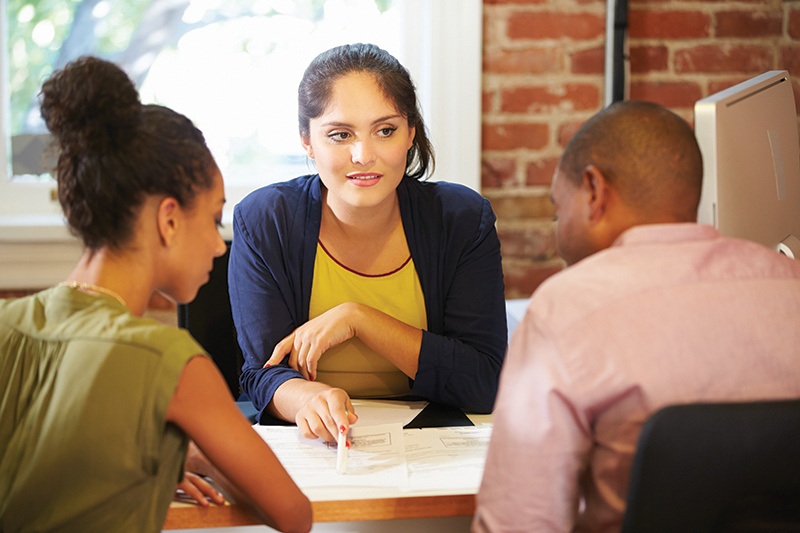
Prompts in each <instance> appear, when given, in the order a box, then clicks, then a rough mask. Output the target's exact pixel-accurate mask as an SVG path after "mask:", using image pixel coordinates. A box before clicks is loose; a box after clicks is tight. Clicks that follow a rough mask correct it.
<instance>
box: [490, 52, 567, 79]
mask: <svg viewBox="0 0 800 533" xmlns="http://www.w3.org/2000/svg"><path fill="white" fill-rule="evenodd" d="M563 63H564V61H563V56H562V53H561V51H560V50H559V49H557V48H555V47H547V48H528V49H525V50H492V51H488V52H484V54H483V71H484V72H485V73H491V74H544V73H550V72H560V71H561V70H562V66H563Z"/></svg>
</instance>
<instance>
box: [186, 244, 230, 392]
mask: <svg viewBox="0 0 800 533" xmlns="http://www.w3.org/2000/svg"><path fill="white" fill-rule="evenodd" d="M226 244H227V245H228V250H227V251H226V252H225V254H224V255H222V256H220V257H217V258H216V259H214V269H213V270H212V271H211V276H210V279H209V281H208V283H206V284H205V285H203V286H202V287H200V290H199V291H198V292H197V297H196V298H195V299H194V300H193V301H192V302H191V303H188V304H181V305H178V326H179V327H181V328H185V329H187V330H189V333H191V334H192V336H193V337H194V338H195V339H197V342H199V343H200V345H201V346H202V347H203V348H205V350H206V351H207V352H208V353H209V355H211V358H212V359H213V360H214V363H216V365H217V367H218V368H219V370H220V372H221V373H222V376H223V377H224V378H225V381H226V383H227V384H228V387H229V388H230V389H231V394H233V397H234V398H238V397H239V394H240V392H241V389H240V387H239V375H240V374H241V371H242V364H243V357H242V353H241V350H240V349H239V344H238V343H237V342H236V332H235V330H234V327H233V315H232V313H231V301H230V298H229V297H228V257H229V255H230V250H231V243H230V242H226Z"/></svg>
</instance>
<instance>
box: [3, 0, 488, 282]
mask: <svg viewBox="0 0 800 533" xmlns="http://www.w3.org/2000/svg"><path fill="white" fill-rule="evenodd" d="M404 8H405V13H404V17H405V20H406V21H407V22H406V24H405V27H406V33H407V40H406V57H405V59H404V64H405V66H406V67H407V68H408V69H409V70H410V71H411V73H412V76H413V77H414V79H415V82H416V83H417V86H418V89H417V90H418V95H419V99H420V103H421V105H422V108H423V115H424V117H425V120H426V124H427V126H428V129H429V133H430V138H431V141H432V143H433V145H434V148H435V150H436V172H435V174H434V176H433V177H432V179H433V180H439V179H441V180H447V181H453V182H458V183H462V184H464V185H466V186H468V187H470V188H472V189H474V190H476V191H480V149H481V139H480V131H481V76H482V42H483V39H482V23H483V4H482V1H481V0H406V2H405V6H404ZM7 11H8V3H7V0H0V136H1V137H2V140H1V141H0V288H2V289H36V288H41V287H46V286H49V285H52V284H54V283H57V282H58V281H60V280H63V279H64V278H65V277H66V276H67V275H68V273H69V272H70V271H71V270H72V268H74V265H75V263H76V261H77V259H78V258H79V257H80V255H81V253H82V247H81V244H80V242H79V241H78V239H76V238H75V237H73V236H72V235H70V233H69V231H68V229H67V228H66V227H65V224H64V220H63V216H62V213H61V208H60V206H59V205H58V202H57V200H56V199H55V192H54V191H55V186H54V184H52V183H41V182H27V183H26V182H24V181H20V180H10V179H8V176H9V175H10V173H11V165H10V161H9V157H8V154H9V153H10V144H11V139H10V135H9V131H10V124H9V118H8V117H9V114H10V113H9V112H10V107H9V106H10V104H9V100H10V97H9V84H8V79H9V68H8V60H7V58H8V16H7ZM412 22H413V23H412ZM426 49H428V50H430V54H429V55H428V54H424V53H423V51H424V50H426ZM298 143H299V140H298ZM231 193H232V194H231ZM228 194H229V196H231V197H232V198H241V196H242V194H243V191H241V190H236V191H234V190H231V191H229V193H228ZM234 203H235V202H231V203H230V205H228V206H227V207H226V209H225V212H224V213H223V223H225V222H230V220H231V217H232V210H233V204H234ZM232 231H233V230H232V228H231V224H229V223H228V224H225V227H224V228H223V230H222V234H223V237H225V238H226V239H230V238H232V236H233V235H232Z"/></svg>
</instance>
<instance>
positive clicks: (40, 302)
mask: <svg viewBox="0 0 800 533" xmlns="http://www.w3.org/2000/svg"><path fill="white" fill-rule="evenodd" d="M201 353H204V352H203V349H202V348H201V347H200V346H199V345H198V344H197V343H196V342H195V341H194V340H193V339H192V338H191V336H190V335H189V334H188V333H187V332H185V331H182V330H178V329H176V328H172V327H168V326H164V325H161V324H159V323H157V322H155V321H153V320H148V319H142V318H138V317H135V316H134V315H132V314H131V313H130V312H129V311H128V310H127V309H126V308H125V307H124V306H123V305H122V304H121V303H119V302H118V301H116V300H114V299H113V298H110V297H108V296H95V295H89V294H85V293H82V292H79V291H76V290H74V289H70V288H67V287H55V288H52V289H48V290H45V291H43V292H40V293H38V294H35V295H33V296H30V297H27V298H21V299H17V300H5V301H4V300H0V531H2V532H4V533H12V532H24V531H76V532H77V531H79V532H82V533H87V532H94V531H97V532H101V531H102V532H113V531H130V532H142V531H160V530H161V526H162V525H163V523H164V519H165V517H166V513H167V509H168V507H169V503H170V501H171V500H172V497H173V494H174V491H175V487H176V485H177V483H178V482H179V481H180V478H181V476H182V472H183V465H184V460H185V457H186V445H187V440H186V437H185V435H184V434H183V432H182V431H180V430H179V429H178V428H177V427H176V426H173V425H172V424H167V423H166V412H167V407H168V406H169V403H170V400H171V399H172V396H173V394H174V392H175V388H176V386H177V384H178V379H179V377H180V374H181V371H182V369H183V367H184V365H185V364H186V363H187V362H188V361H189V359H191V358H192V357H193V356H194V355H197V354H201Z"/></svg>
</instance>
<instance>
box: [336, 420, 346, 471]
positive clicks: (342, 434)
mask: <svg viewBox="0 0 800 533" xmlns="http://www.w3.org/2000/svg"><path fill="white" fill-rule="evenodd" d="M336 471H337V472H339V473H340V474H344V473H345V472H347V432H346V431H345V430H344V426H341V427H340V428H339V441H338V443H337V446H336Z"/></svg>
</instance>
